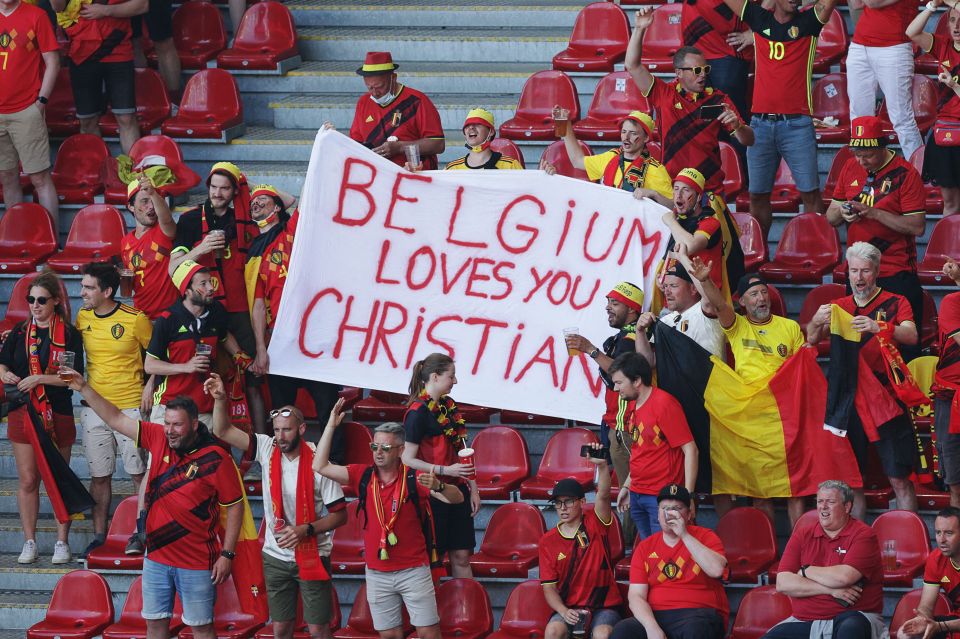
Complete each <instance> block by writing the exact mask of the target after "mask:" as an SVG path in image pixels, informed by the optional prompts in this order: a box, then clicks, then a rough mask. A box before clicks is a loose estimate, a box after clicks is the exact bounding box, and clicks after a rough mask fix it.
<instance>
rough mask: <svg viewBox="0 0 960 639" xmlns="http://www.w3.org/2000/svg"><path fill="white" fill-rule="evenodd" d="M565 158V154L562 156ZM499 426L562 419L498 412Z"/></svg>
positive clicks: (543, 423)
mask: <svg viewBox="0 0 960 639" xmlns="http://www.w3.org/2000/svg"><path fill="white" fill-rule="evenodd" d="M564 157H566V154H564ZM500 423H501V424H517V425H521V424H522V425H525V426H554V425H560V424H563V419H561V418H559V417H550V416H549V415H534V414H533V413H524V412H522V411H518V410H502V411H500Z"/></svg>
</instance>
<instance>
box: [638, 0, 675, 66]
mask: <svg viewBox="0 0 960 639" xmlns="http://www.w3.org/2000/svg"><path fill="white" fill-rule="evenodd" d="M681 9H682V4H679V3H678V4H665V5H661V6H659V7H657V8H656V10H654V12H653V24H651V25H650V28H649V29H647V31H646V33H644V34H643V57H642V61H643V64H646V65H647V66H649V67H650V69H651V71H652V70H654V69H656V70H658V71H660V70H664V71H666V70H669V69H670V68H671V67H672V66H673V54H674V53H676V52H677V49H679V48H680V46H681V45H682V44H683V35H682V32H681V29H680V10H681Z"/></svg>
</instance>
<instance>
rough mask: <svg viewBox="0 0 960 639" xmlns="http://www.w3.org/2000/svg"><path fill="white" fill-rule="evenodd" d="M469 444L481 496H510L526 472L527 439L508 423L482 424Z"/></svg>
mask: <svg viewBox="0 0 960 639" xmlns="http://www.w3.org/2000/svg"><path fill="white" fill-rule="evenodd" d="M471 448H473V449H474V451H475V453H474V456H473V461H474V465H475V466H476V468H477V488H478V490H479V491H480V497H481V498H483V499H504V500H506V499H510V493H512V492H513V491H515V490H517V489H518V488H520V483H521V482H523V480H524V479H526V478H527V477H529V476H530V457H529V453H528V451H527V442H526V441H525V440H524V439H523V435H521V434H520V433H519V432H518V431H516V430H514V429H512V428H510V427H508V426H490V427H489V428H484V429H483V430H482V431H480V432H479V433H478V434H477V436H476V438H474V440H473V444H472V445H471Z"/></svg>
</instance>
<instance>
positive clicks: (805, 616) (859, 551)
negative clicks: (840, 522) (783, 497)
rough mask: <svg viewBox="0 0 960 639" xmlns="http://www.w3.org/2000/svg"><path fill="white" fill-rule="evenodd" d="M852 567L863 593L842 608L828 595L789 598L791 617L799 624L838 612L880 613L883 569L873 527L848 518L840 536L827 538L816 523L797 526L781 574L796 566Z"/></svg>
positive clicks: (881, 610)
mask: <svg viewBox="0 0 960 639" xmlns="http://www.w3.org/2000/svg"><path fill="white" fill-rule="evenodd" d="M841 564H844V565H847V566H852V567H853V568H856V569H857V570H858V571H859V572H860V574H861V575H863V582H864V583H863V594H862V595H860V599H859V600H858V601H857V603H855V604H853V605H852V606H850V607H848V608H845V607H843V606H842V605H840V604H839V603H837V601H836V600H834V599H833V597H831V596H830V595H814V596H813V597H790V601H791V602H792V603H793V616H795V617H796V618H797V619H800V620H801V621H814V620H816V619H832V618H833V617H835V616H837V615H839V614H840V613H841V612H846V611H848V610H861V611H863V612H876V613H881V612H883V568H882V566H881V563H880V544H879V543H878V542H877V533H875V532H874V531H873V528H871V527H870V526H868V525H866V524H865V523H863V522H862V521H860V520H858V519H852V518H851V519H850V521H849V522H848V523H847V525H846V526H845V527H844V529H843V530H841V531H840V534H839V535H837V536H836V537H834V538H833V539H830V538H829V537H827V535H826V533H824V532H823V527H822V526H821V525H820V523H819V522H817V523H816V524H813V525H810V526H802V527H797V529H796V530H794V531H793V535H791V536H790V540H789V541H788V542H787V547H786V548H784V550H783V557H782V558H781V559H780V571H781V572H799V570H800V566H825V567H826V566H839V565H841Z"/></svg>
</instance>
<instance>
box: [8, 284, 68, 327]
mask: <svg viewBox="0 0 960 639" xmlns="http://www.w3.org/2000/svg"><path fill="white" fill-rule="evenodd" d="M36 276H37V273H27V274H26V275H24V276H23V277H21V278H20V279H19V280H17V283H16V284H14V285H13V292H12V293H10V299H9V300H7V312H6V315H5V316H4V318H3V322H0V332H2V331H7V330H10V329H11V328H13V327H14V326H16V325H17V324H18V323H19V322H22V321H24V320H26V319H27V318H29V317H30V307H29V306H27V299H26V298H27V294H28V293H30V283H31V282H33V279H34V278H35V277H36ZM60 299H62V300H64V305H65V306H66V311H67V317H73V315H72V314H71V312H70V295H69V294H67V289H66V286H64V283H63V280H60Z"/></svg>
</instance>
